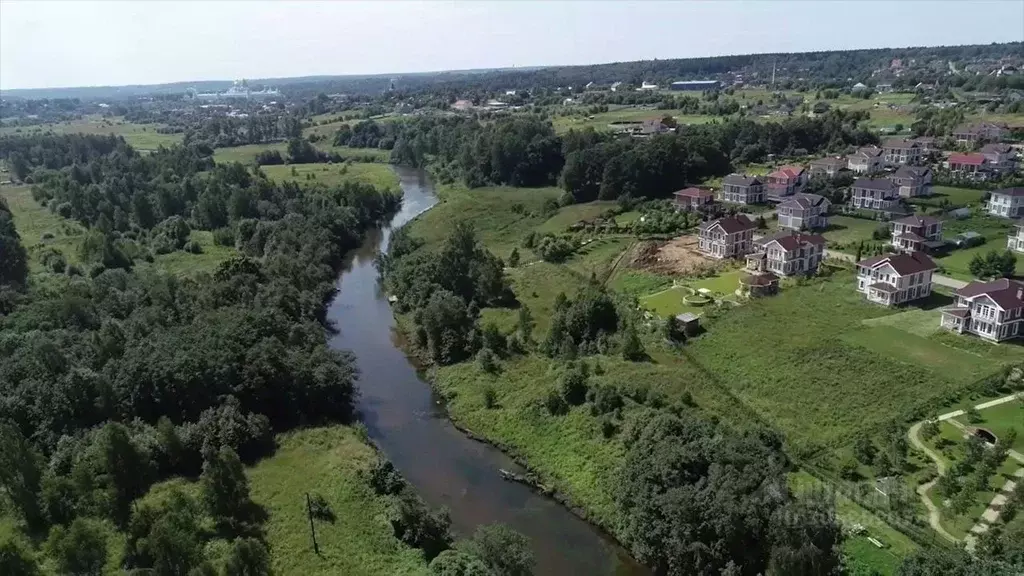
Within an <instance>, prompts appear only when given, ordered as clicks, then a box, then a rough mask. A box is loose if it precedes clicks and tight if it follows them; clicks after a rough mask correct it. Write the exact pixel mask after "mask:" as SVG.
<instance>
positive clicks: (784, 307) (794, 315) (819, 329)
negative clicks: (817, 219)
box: [690, 273, 1002, 448]
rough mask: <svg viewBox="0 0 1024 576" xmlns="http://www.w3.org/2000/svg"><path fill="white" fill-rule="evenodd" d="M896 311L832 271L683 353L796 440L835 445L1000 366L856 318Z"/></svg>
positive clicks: (742, 313) (720, 323)
mask: <svg viewBox="0 0 1024 576" xmlns="http://www.w3.org/2000/svg"><path fill="white" fill-rule="evenodd" d="M910 309H913V307H910ZM901 312H903V310H895V309H886V308H882V307H878V306H875V305H872V304H868V303H867V302H864V301H863V300H862V296H861V295H860V294H858V293H857V292H856V291H855V290H854V280H853V277H852V275H850V274H846V273H844V274H838V275H837V276H835V277H833V278H831V279H829V280H827V281H822V282H817V283H812V284H809V285H806V286H795V287H790V288H788V289H786V290H783V291H782V293H781V294H780V295H779V296H776V297H774V298H765V299H760V300H755V301H752V302H750V303H748V304H746V305H744V306H741V307H739V308H736V309H735V310H731V311H729V313H728V314H725V315H724V316H722V317H721V318H719V319H717V320H716V321H714V322H711V323H709V324H708V325H707V326H706V327H707V330H708V332H707V333H706V334H705V335H704V336H703V337H701V338H700V339H699V340H698V341H696V342H694V343H693V344H692V345H691V346H690V350H691V353H692V354H693V356H694V357H695V359H696V360H697V361H698V362H700V363H701V364H702V365H703V366H704V367H705V368H706V369H707V370H708V371H709V372H710V373H712V374H714V375H715V376H716V378H717V379H718V380H719V382H720V383H721V384H722V385H724V386H728V387H729V388H730V389H732V390H733V391H734V392H735V394H736V395H737V396H738V397H739V398H740V399H741V400H742V401H743V402H744V403H745V404H747V405H748V406H750V407H751V408H753V409H754V410H755V411H756V412H758V413H759V414H760V415H761V416H762V417H764V418H765V419H766V420H768V421H769V422H770V423H772V424H773V425H774V426H776V427H777V428H779V429H780V430H782V431H783V432H785V434H786V435H787V438H788V439H789V440H790V441H791V442H792V443H794V444H795V445H797V446H801V447H806V448H817V447H820V446H821V445H823V444H824V445H833V446H835V445H841V444H844V443H846V442H848V441H849V440H851V439H852V436H853V434H855V433H857V432H859V431H872V430H875V429H877V428H878V427H880V426H881V425H882V424H883V423H885V422H886V421H887V420H890V419H892V418H896V417H901V416H903V415H904V414H905V413H907V412H908V411H909V410H911V409H913V408H915V407H917V406H918V405H920V404H923V403H925V402H928V401H929V400H932V399H934V398H937V397H941V396H944V395H946V394H947V393H950V392H956V391H958V390H961V389H963V388H964V387H965V386H967V385H968V384H970V383H972V382H974V381H976V380H977V379H979V378H981V377H983V376H985V375H986V374H989V373H992V372H994V371H996V370H999V369H1001V366H1002V362H1001V361H999V360H996V361H993V360H994V358H991V357H983V356H981V355H975V354H973V353H972V352H970V351H969V349H967V348H969V347H965V349H960V348H956V347H953V346H950V345H948V344H946V343H945V341H943V340H940V339H938V338H934V337H928V338H926V337H922V336H918V335H915V334H914V333H913V332H911V331H906V330H901V329H899V328H898V327H896V326H887V325H885V324H880V325H879V324H876V325H865V324H864V321H865V320H871V319H877V318H882V317H885V316H890V315H893V314H898V313H901Z"/></svg>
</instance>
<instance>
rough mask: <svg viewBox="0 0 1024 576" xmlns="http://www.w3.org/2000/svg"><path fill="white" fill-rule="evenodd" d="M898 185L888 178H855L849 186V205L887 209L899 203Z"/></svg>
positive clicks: (870, 208) (871, 208)
mask: <svg viewBox="0 0 1024 576" xmlns="http://www.w3.org/2000/svg"><path fill="white" fill-rule="evenodd" d="M899 197H900V189H899V185H897V184H896V182H894V181H893V180H890V179H889V178H857V179H856V180H855V181H854V182H853V184H852V185H851V186H850V205H851V206H853V207H854V208H866V209H869V210H889V209H891V208H894V207H896V206H897V205H898V204H899Z"/></svg>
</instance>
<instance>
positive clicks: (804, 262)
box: [747, 230, 825, 276]
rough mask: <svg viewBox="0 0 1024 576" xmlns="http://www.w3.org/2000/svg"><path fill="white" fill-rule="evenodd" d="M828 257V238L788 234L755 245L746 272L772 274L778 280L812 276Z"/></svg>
mask: <svg viewBox="0 0 1024 576" xmlns="http://www.w3.org/2000/svg"><path fill="white" fill-rule="evenodd" d="M824 257H825V238H824V237H823V236H821V235H818V234H805V233H803V232H795V231H792V230H786V231H784V232H779V233H778V234H775V235H773V236H767V237H765V238H761V239H760V240H757V241H756V242H754V250H753V252H752V253H750V254H747V270H748V271H750V272H753V273H761V272H771V273H773V274H776V275H779V276H792V275H794V274H813V273H814V272H815V271H816V270H817V269H818V264H820V263H821V261H822V259H824Z"/></svg>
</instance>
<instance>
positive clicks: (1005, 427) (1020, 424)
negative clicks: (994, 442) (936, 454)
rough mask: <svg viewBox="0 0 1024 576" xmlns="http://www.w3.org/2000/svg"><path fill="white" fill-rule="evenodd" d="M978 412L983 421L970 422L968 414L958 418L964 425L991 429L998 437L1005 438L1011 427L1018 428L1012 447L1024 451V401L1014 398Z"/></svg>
mask: <svg viewBox="0 0 1024 576" xmlns="http://www.w3.org/2000/svg"><path fill="white" fill-rule="evenodd" d="M978 413H979V414H980V415H981V422H977V423H975V422H970V421H969V420H968V419H967V416H960V417H958V418H957V419H956V420H957V421H959V422H960V423H961V424H963V425H964V426H978V427H981V428H985V429H987V430H990V431H991V432H992V433H993V434H995V435H996V437H997V438H1005V437H1006V433H1007V432H1009V431H1010V429H1011V428H1012V429H1016V430H1017V440H1016V441H1015V442H1014V443H1013V446H1011V448H1013V449H1014V450H1016V451H1018V452H1024V402H1022V401H1021V400H1013V401H1011V402H1007V403H1005V404H1000V405H998V406H993V407H992V408H986V409H984V410H980V411H979V412H978Z"/></svg>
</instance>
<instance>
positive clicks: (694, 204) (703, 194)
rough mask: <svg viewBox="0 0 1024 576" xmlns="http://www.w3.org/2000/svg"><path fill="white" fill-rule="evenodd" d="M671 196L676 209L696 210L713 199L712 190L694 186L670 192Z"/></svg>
mask: <svg viewBox="0 0 1024 576" xmlns="http://www.w3.org/2000/svg"><path fill="white" fill-rule="evenodd" d="M672 196H673V197H674V199H673V204H674V205H675V207H676V210H696V209H698V208H700V207H701V206H707V205H708V204H711V203H712V202H714V201H715V194H714V193H713V192H711V191H710V190H704V189H702V188H697V187H694V186H691V187H689V188H683V189H682V190H677V191H675V192H673V193H672Z"/></svg>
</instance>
